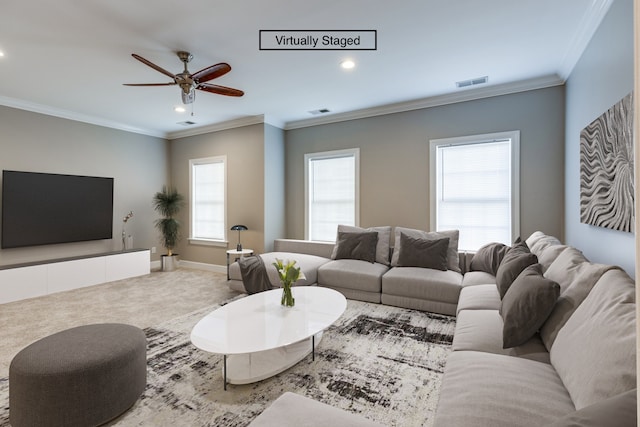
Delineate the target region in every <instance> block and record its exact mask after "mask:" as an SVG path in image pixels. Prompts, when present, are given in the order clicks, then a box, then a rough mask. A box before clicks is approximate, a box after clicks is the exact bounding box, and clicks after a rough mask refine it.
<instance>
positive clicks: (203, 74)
mask: <svg viewBox="0 0 640 427" xmlns="http://www.w3.org/2000/svg"><path fill="white" fill-rule="evenodd" d="M229 71H231V65H229V64H227V63H225V62H221V63H219V64H215V65H212V66H210V67H207V68H203V69H202V70H200V71H198V72H197V73H194V74H192V75H191V78H192V79H193V80H195V81H196V82H198V83H203V82H208V81H209V80H213V79H216V78H218V77H220V76H224V75H225V74H227V73H228V72H229Z"/></svg>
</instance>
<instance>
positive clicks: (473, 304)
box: [458, 279, 500, 313]
mask: <svg viewBox="0 0 640 427" xmlns="http://www.w3.org/2000/svg"><path fill="white" fill-rule="evenodd" d="M463 282H464V279H463ZM499 309H500V294H499V293H498V288H497V287H496V285H476V286H467V287H463V288H462V290H461V291H460V299H458V313H459V312H460V311H462V310H499Z"/></svg>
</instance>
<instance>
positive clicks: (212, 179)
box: [189, 156, 227, 242]
mask: <svg viewBox="0 0 640 427" xmlns="http://www.w3.org/2000/svg"><path fill="white" fill-rule="evenodd" d="M189 163H190V171H191V239H194V240H200V241H203V242H206V241H225V240H226V229H227V227H226V207H225V201H226V171H225V169H226V168H225V166H226V156H219V157H209V158H206V159H193V160H190V161H189Z"/></svg>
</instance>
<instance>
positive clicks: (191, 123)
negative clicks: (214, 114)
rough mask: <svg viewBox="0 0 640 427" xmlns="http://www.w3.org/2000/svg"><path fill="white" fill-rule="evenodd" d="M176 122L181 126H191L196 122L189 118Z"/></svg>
mask: <svg viewBox="0 0 640 427" xmlns="http://www.w3.org/2000/svg"><path fill="white" fill-rule="evenodd" d="M177 124H179V125H182V126H193V125H195V124H196V122H192V121H191V120H185V121H184V122H178V123H177Z"/></svg>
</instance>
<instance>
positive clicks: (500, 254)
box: [469, 242, 511, 276]
mask: <svg viewBox="0 0 640 427" xmlns="http://www.w3.org/2000/svg"><path fill="white" fill-rule="evenodd" d="M509 249H511V247H509V246H507V245H505V244H504V243H497V242H493V243H487V244H486V245H484V246H482V247H481V248H480V249H478V251H477V252H476V253H475V255H474V256H473V259H471V265H470V267H469V269H470V270H471V271H484V272H485V273H489V274H492V275H494V276H495V275H496V273H497V272H498V267H500V263H501V262H502V259H503V258H504V256H505V254H506V253H507V252H508V251H509Z"/></svg>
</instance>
